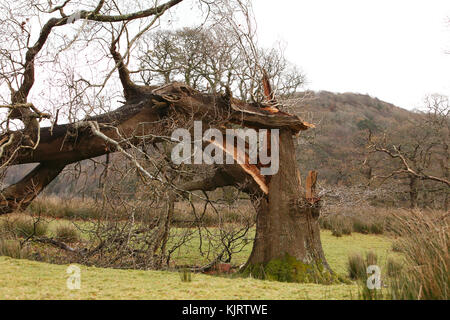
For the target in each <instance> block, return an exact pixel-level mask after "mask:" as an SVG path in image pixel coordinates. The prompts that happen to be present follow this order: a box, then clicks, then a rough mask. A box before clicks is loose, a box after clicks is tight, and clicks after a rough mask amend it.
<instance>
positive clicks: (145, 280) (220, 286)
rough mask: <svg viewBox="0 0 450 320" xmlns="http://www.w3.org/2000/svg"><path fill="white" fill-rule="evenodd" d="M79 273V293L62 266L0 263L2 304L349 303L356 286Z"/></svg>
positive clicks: (93, 271) (97, 271) (120, 272)
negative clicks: (152, 301) (76, 301)
mask: <svg viewBox="0 0 450 320" xmlns="http://www.w3.org/2000/svg"><path fill="white" fill-rule="evenodd" d="M80 267H81V289H80V290H73V291H71V290H68V289H67V288H66V279H67V277H68V275H67V274H66V266H62V265H53V264H47V263H41V262H35V261H29V260H17V259H12V258H8V257H0V299H2V300H4V299H244V300H245V299H247V300H248V299H350V298H356V297H357V287H356V286H355V285H345V284H341V285H330V286H324V285H315V284H295V283H281V282H271V281H261V280H254V279H240V278H238V279H230V278H224V277H213V276H207V275H201V274H193V275H192V281H191V282H182V281H181V279H180V276H179V274H178V273H176V272H165V271H139V270H116V269H100V268H93V267H84V266H80Z"/></svg>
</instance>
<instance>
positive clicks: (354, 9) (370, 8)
mask: <svg viewBox="0 0 450 320" xmlns="http://www.w3.org/2000/svg"><path fill="white" fill-rule="evenodd" d="M253 4H254V13H255V16H256V19H257V24H258V37H259V43H260V45H262V46H272V45H273V43H274V42H275V41H276V40H282V41H284V42H285V43H286V45H287V48H286V56H287V58H288V59H289V60H290V61H292V62H294V63H296V64H297V65H298V66H300V67H301V68H302V69H303V70H304V71H305V72H306V74H307V77H308V80H309V85H308V88H310V89H313V90H328V91H334V92H358V93H363V94H365V93H367V94H370V95H371V96H375V97H378V98H379V99H381V100H384V101H387V102H391V103H394V104H396V105H398V106H400V107H403V108H407V109H412V108H414V107H419V106H420V105H421V103H422V101H423V97H424V96H425V95H426V94H430V93H441V94H445V95H450V54H446V53H445V52H446V51H450V25H449V23H448V20H449V17H450V1H449V0H429V1H426V0H420V1H419V0H377V1H374V0H364V1H362V0H339V1H336V0H277V1H273V0H254V2H253Z"/></svg>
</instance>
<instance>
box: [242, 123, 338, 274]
mask: <svg viewBox="0 0 450 320" xmlns="http://www.w3.org/2000/svg"><path fill="white" fill-rule="evenodd" d="M279 150H280V168H279V171H278V173H277V174H275V175H274V176H273V177H272V178H271V180H270V183H269V194H268V196H267V197H265V198H263V199H260V200H258V202H256V203H255V204H256V209H257V224H256V238H255V241H254V245H253V251H252V253H251V256H250V258H249V260H248V262H247V264H246V266H245V268H244V273H251V274H252V276H255V277H257V278H264V279H272V280H280V281H294V282H329V281H332V280H333V279H332V278H333V276H332V272H331V269H330V267H329V265H328V263H327V261H326V259H325V255H324V253H323V249H322V244H321V241H320V229H319V223H318V218H319V210H320V208H319V205H318V202H317V201H316V199H312V197H311V199H307V198H306V193H305V192H306V190H305V189H304V188H302V186H301V179H300V172H299V170H298V167H297V161H296V159H295V147H294V141H293V139H292V133H291V132H290V131H288V130H282V131H281V132H280V146H279Z"/></svg>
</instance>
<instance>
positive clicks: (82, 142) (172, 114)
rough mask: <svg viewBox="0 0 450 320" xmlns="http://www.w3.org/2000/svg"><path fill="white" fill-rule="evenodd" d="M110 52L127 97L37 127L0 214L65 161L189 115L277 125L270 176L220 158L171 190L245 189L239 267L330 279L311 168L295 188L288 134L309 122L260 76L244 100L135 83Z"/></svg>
mask: <svg viewBox="0 0 450 320" xmlns="http://www.w3.org/2000/svg"><path fill="white" fill-rule="evenodd" d="M111 53H112V56H113V58H114V59H115V61H116V63H117V65H118V70H119V75H120V80H121V82H122V86H123V89H124V96H125V98H126V103H125V104H124V105H123V106H122V107H120V108H118V109H116V110H115V111H112V112H109V113H105V114H102V115H99V116H94V117H88V118H86V119H85V120H84V121H80V122H77V123H72V124H63V125H57V126H55V127H54V128H40V129H39V128H38V130H39V136H40V139H39V144H38V145H37V146H35V147H34V148H25V149H20V150H19V151H18V152H17V154H16V155H15V157H14V158H13V159H12V161H11V163H10V164H25V163H39V165H38V166H37V167H36V168H34V169H33V170H32V171H31V172H30V173H29V174H27V175H26V176H25V177H24V178H23V179H22V180H21V181H19V182H17V183H15V184H13V185H11V186H8V187H7V188H5V189H4V190H2V192H1V194H2V198H1V199H0V214H6V213H10V212H13V211H15V210H21V209H24V208H26V207H27V206H28V205H29V204H30V203H31V201H33V199H34V198H35V197H36V196H37V195H38V194H39V193H40V192H41V191H42V190H43V189H44V188H45V187H46V186H47V185H48V184H49V183H50V182H51V181H52V180H53V179H54V178H55V177H56V176H57V175H58V174H59V173H60V172H61V171H62V170H63V169H64V167H65V166H66V165H68V164H71V163H74V162H78V161H81V160H84V159H89V158H94V157H97V156H100V155H104V154H108V153H113V152H116V151H120V150H123V149H124V148H126V147H127V146H128V145H129V143H136V144H137V143H138V142H139V141H142V139H145V140H148V141H149V142H158V140H159V139H160V137H165V136H170V135H171V132H172V131H173V130H174V129H176V128H191V127H192V125H193V121H194V120H197V121H202V122H203V123H204V124H205V126H211V127H215V128H227V127H230V126H231V125H240V126H243V127H250V128H259V129H262V128H264V129H279V130H280V135H279V138H280V139H279V142H278V143H279V161H280V165H279V171H278V172H277V173H276V174H275V175H273V176H263V175H262V174H261V173H260V169H261V165H259V164H256V165H253V164H249V163H244V164H241V165H239V164H234V165H221V166H217V168H216V170H215V172H214V176H212V177H208V178H207V179H204V180H199V181H190V182H186V183H184V184H183V185H180V186H177V189H178V190H185V191H194V190H203V191H210V190H214V189H216V188H220V187H224V186H236V187H239V188H241V189H242V190H243V191H244V192H246V193H248V194H249V195H250V198H251V200H252V202H253V204H254V206H255V209H256V211H257V223H256V236H255V241H254V245H253V250H252V253H251V255H250V257H249V260H248V262H247V263H246V265H245V267H244V268H243V272H244V273H247V274H252V276H254V277H259V278H268V279H274V280H281V281H299V282H303V281H315V282H329V281H332V279H333V277H334V275H333V273H332V271H331V270H330V268H329V266H328V264H327V262H326V259H325V256H324V253H323V250H322V245H321V241H320V232H319V225H318V218H319V210H320V201H319V199H318V198H317V197H316V195H315V193H314V185H315V180H316V177H317V175H316V173H315V172H310V173H309V175H308V179H307V185H306V187H302V185H301V179H300V172H299V170H298V167H297V161H296V159H295V143H294V142H295V139H293V136H295V135H297V134H298V133H299V132H300V131H302V130H307V129H308V128H311V127H313V125H311V124H308V123H306V122H304V121H303V120H301V119H300V118H299V117H298V116H295V115H291V114H288V113H285V112H282V111H280V110H279V109H278V108H277V107H276V106H277V104H276V101H275V99H274V96H273V92H272V90H271V88H270V84H269V81H268V79H267V76H266V75H265V76H264V78H263V82H264V83H263V84H264V86H263V87H264V90H265V95H266V97H267V101H266V102H265V103H246V102H243V101H240V100H237V99H235V98H233V97H232V96H231V93H230V92H226V93H225V94H204V93H201V92H199V91H196V90H194V89H192V88H190V87H189V86H187V85H184V84H182V83H170V84H167V85H164V86H160V87H146V86H138V85H136V84H134V83H133V82H132V81H131V80H130V77H129V71H128V69H127V67H126V66H125V65H124V64H123V62H122V58H121V56H120V54H119V53H118V52H116V51H115V48H114V46H113V47H112V48H111ZM14 134H16V135H20V134H23V133H21V132H12V133H7V134H6V135H4V136H2V137H0V140H2V141H6V140H8V139H9V137H10V136H11V135H14ZM268 141H270V139H268ZM223 147H224V149H226V148H225V146H223ZM9 148H10V149H13V148H14V146H13V145H12V146H10V147H9ZM236 153H237V150H236V151H235V155H234V156H236ZM5 154H7V152H5Z"/></svg>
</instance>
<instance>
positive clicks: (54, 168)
mask: <svg viewBox="0 0 450 320" xmlns="http://www.w3.org/2000/svg"><path fill="white" fill-rule="evenodd" d="M65 166H66V164H65V163H57V162H43V163H41V164H39V165H38V166H37V167H36V168H34V169H33V170H31V172H30V173H28V174H27V175H26V176H25V177H23V178H22V180H20V181H19V182H17V183H15V184H12V185H10V186H9V187H7V188H5V189H3V190H2V192H1V198H0V214H4V213H9V212H13V211H15V210H22V209H25V208H26V207H28V206H29V205H30V203H31V202H32V201H33V200H34V198H36V197H37V195H38V194H39V193H41V191H42V190H44V188H45V187H46V186H47V185H48V184H49V183H50V182H52V181H53V179H55V178H56V177H57V176H58V174H60V172H61V171H62V170H63V169H64V167H65Z"/></svg>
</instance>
